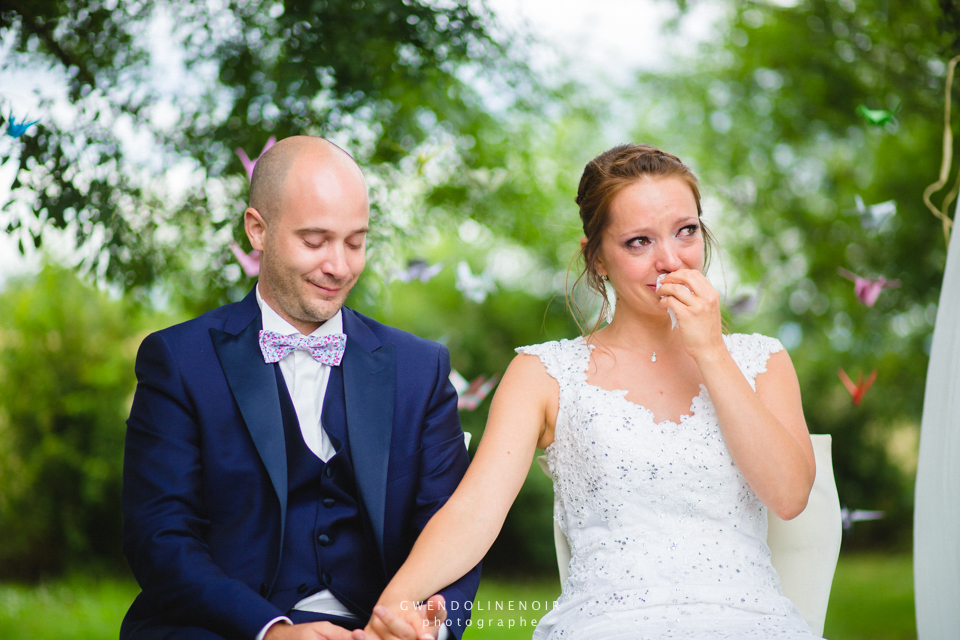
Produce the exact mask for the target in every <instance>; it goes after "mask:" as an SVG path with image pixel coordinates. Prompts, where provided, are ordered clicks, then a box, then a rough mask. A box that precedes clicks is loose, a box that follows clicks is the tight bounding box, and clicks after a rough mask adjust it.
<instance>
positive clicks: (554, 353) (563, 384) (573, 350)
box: [516, 338, 590, 391]
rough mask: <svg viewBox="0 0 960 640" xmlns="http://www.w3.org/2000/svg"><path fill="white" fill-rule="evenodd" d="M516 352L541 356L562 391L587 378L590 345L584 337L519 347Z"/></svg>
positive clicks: (541, 360)
mask: <svg viewBox="0 0 960 640" xmlns="http://www.w3.org/2000/svg"><path fill="white" fill-rule="evenodd" d="M516 352H517V353H525V354H528V355H532V356H537V357H538V358H540V362H542V363H543V366H544V367H545V368H546V369H547V373H548V374H550V377H552V378H553V379H554V380H556V381H557V383H558V384H559V385H560V389H561V391H562V390H564V389H567V388H569V387H570V386H571V385H572V384H578V383H580V382H582V381H583V380H585V379H586V370H587V363H588V361H589V359H590V347H589V346H588V345H587V344H586V342H585V341H584V340H583V338H575V339H573V340H559V341H558V340H554V341H552V342H543V343H541V344H534V345H530V346H526V347H517V349H516Z"/></svg>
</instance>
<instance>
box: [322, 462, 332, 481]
mask: <svg viewBox="0 0 960 640" xmlns="http://www.w3.org/2000/svg"><path fill="white" fill-rule="evenodd" d="M323 475H325V476H327V477H328V478H332V477H333V467H331V466H330V465H327V466H326V468H325V469H324V470H323Z"/></svg>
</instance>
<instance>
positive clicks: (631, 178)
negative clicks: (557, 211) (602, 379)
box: [568, 144, 716, 334]
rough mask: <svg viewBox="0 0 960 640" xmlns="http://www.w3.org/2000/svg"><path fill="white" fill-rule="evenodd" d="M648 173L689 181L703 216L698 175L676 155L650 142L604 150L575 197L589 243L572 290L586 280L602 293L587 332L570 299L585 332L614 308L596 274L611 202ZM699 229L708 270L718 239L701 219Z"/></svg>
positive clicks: (582, 315) (573, 300)
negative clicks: (592, 323) (593, 320)
mask: <svg viewBox="0 0 960 640" xmlns="http://www.w3.org/2000/svg"><path fill="white" fill-rule="evenodd" d="M646 177H650V178H669V177H676V178H680V179H681V180H683V181H684V182H686V183H687V184H688V185H689V186H690V191H692V192H693V198H694V200H696V202H697V216H698V217H700V218H702V216H703V209H702V208H701V207H700V187H699V183H698V181H697V177H696V176H695V175H693V172H692V171H690V168H689V167H687V165H685V164H683V162H681V161H680V158H678V157H677V156H674V155H670V154H669V153H666V152H664V151H661V150H660V149H657V148H656V147H652V146H650V145H647V144H621V145H619V146H616V147H614V148H612V149H610V150H608V151H604V152H603V153H601V154H600V155H599V156H597V157H596V158H594V159H593V160H591V161H590V162H588V163H587V166H586V168H584V170H583V176H582V177H581V178H580V186H579V187H578V188H577V199H576V203H577V205H578V206H579V207H580V220H581V222H583V235H584V236H585V237H586V238H587V242H586V244H584V246H583V249H581V251H580V254H579V256H580V257H582V259H583V271H581V272H580V275H579V276H578V277H577V280H576V282H574V284H573V289H574V291H575V290H576V288H577V286H578V285H580V283H581V282H583V283H585V285H586V287H587V289H588V290H590V291H592V292H595V293H597V294H599V296H600V299H601V300H602V303H601V307H600V314H599V317H598V318H597V321H596V323H595V324H594V325H593V327H592V328H590V329H589V330H587V324H588V322H589V320H587V316H586V314H585V313H584V310H583V309H582V308H581V307H580V305H579V304H578V303H577V300H576V296H573V295H571V296H569V297H568V300H570V301H571V303H572V306H573V307H574V310H575V314H574V315H575V316H577V323H578V324H579V325H580V328H581V330H583V331H584V333H585V334H586V333H593V332H594V331H596V330H597V329H599V328H600V322H601V320H600V319H601V318H604V317H605V316H606V312H607V308H608V306H609V302H607V294H606V287H605V286H604V283H603V281H602V280H600V274H598V273H597V257H598V256H599V254H600V245H601V243H602V240H603V233H604V231H606V230H607V227H608V226H609V225H610V203H611V202H613V199H614V198H615V197H616V196H617V194H618V193H620V192H621V191H622V190H623V189H624V188H625V187H627V186H629V185H630V184H632V183H634V182H636V181H637V180H640V179H641V178H646ZM700 229H701V232H702V233H703V241H704V253H703V270H704V271H706V270H707V266H708V265H709V262H710V253H711V249H712V248H713V246H714V245H715V244H716V241H715V240H714V238H713V235H712V234H711V233H710V232H709V231H708V230H707V228H706V227H705V226H704V225H703V220H702V219H701V220H700Z"/></svg>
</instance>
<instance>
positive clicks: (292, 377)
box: [256, 284, 356, 640]
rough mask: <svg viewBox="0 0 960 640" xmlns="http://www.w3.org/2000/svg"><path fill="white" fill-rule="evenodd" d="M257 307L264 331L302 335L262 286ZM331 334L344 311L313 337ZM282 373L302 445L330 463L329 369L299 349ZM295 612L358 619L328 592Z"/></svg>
mask: <svg viewBox="0 0 960 640" xmlns="http://www.w3.org/2000/svg"><path fill="white" fill-rule="evenodd" d="M257 304H259V305H260V315H261V317H262V319H263V329H264V331H273V332H274V333H279V334H281V335H293V334H296V335H297V336H299V335H301V333H300V332H299V331H297V329H296V328H295V327H294V326H293V325H292V324H290V323H289V322H287V321H286V320H284V319H283V318H281V317H280V314H278V313H277V312H276V311H274V310H273V309H272V308H271V307H270V305H269V304H267V303H266V302H265V301H264V299H263V298H262V297H260V285H259V284H258V285H257ZM331 333H343V312H342V311H338V312H337V314H336V315H335V316H333V317H332V318H330V319H329V320H327V321H326V322H324V323H323V324H322V325H320V326H319V327H317V330H316V331H314V332H313V333H311V334H310V335H311V336H325V335H329V334H331ZM280 373H282V374H283V380H284V382H286V383H287V391H288V392H289V393H290V400H292V401H293V409H294V411H296V413H297V420H298V421H299V422H300V433H301V434H302V435H303V441H304V442H305V443H306V445H307V448H309V449H310V451H312V452H313V453H314V455H316V456H317V457H318V458H320V459H321V460H323V461H324V462H327V461H328V460H330V458H332V457H333V455H334V454H335V453H336V450H335V449H334V447H333V443H332V442H331V441H330V436H329V435H327V433H326V431H324V429H323V423H322V421H321V414H322V412H323V399H324V398H325V397H326V394H327V383H328V382H329V381H330V366H329V365H326V364H323V363H322V362H318V361H316V360H314V359H313V356H311V355H310V353H309V352H307V351H304V350H303V349H298V350H296V351H292V352H290V353H289V354H287V356H286V357H285V358H283V360H281V361H280ZM293 608H294V609H299V610H301V611H313V612H316V613H327V614H331V615H336V616H340V617H343V618H356V616H355V615H354V614H353V613H352V612H351V611H350V610H349V609H347V608H346V607H345V606H343V603H341V602H340V601H339V600H337V599H336V597H335V596H334V595H333V594H332V593H330V591H329V590H327V589H324V590H323V591H319V592H317V593H315V594H313V595H312V596H308V597H306V598H304V599H303V600H301V601H300V602H298V603H297V604H295V605H294V606H293ZM279 621H285V622H290V619H289V618H286V617H279V618H276V619H274V620H271V621H270V622H268V623H267V625H266V626H265V627H264V628H263V629H261V630H260V633H259V634H257V639H256V640H263V637H264V636H265V635H266V633H267V630H269V629H270V627H272V626H273V625H274V624H275V623H277V622H279Z"/></svg>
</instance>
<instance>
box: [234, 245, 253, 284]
mask: <svg viewBox="0 0 960 640" xmlns="http://www.w3.org/2000/svg"><path fill="white" fill-rule="evenodd" d="M230 250H231V251H233V255H235V256H236V257H237V262H239V263H240V268H241V269H243V272H244V273H245V274H247V275H248V276H250V277H251V278H252V277H253V276H256V275H259V274H260V252H259V251H251V252H250V253H244V252H243V249H241V248H240V245H238V244H237V243H236V242H234V241H233V240H231V241H230Z"/></svg>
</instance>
